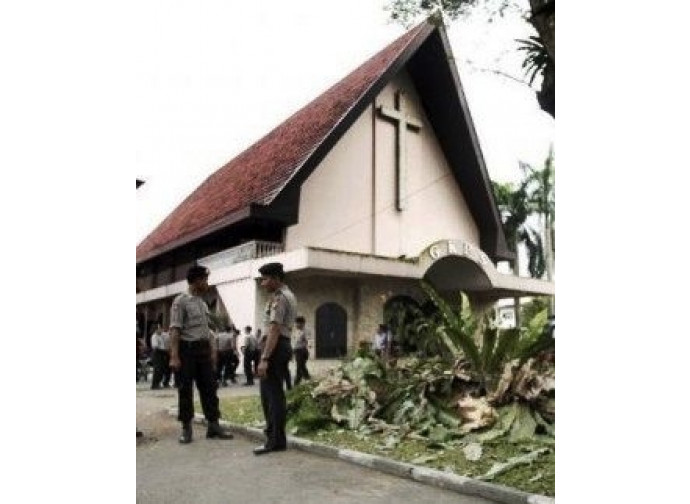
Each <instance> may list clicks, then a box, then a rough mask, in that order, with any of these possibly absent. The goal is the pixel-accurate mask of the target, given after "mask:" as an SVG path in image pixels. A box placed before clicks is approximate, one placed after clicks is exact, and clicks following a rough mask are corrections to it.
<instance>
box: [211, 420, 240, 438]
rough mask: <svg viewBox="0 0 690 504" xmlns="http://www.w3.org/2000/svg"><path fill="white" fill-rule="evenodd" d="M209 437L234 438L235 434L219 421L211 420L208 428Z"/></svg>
mask: <svg viewBox="0 0 690 504" xmlns="http://www.w3.org/2000/svg"><path fill="white" fill-rule="evenodd" d="M206 437H207V438H208V439H214V438H215V439H233V438H234V437H235V436H233V435H232V434H230V433H229V432H228V431H226V430H225V429H223V428H222V427H221V426H220V424H219V423H218V422H210V423H209V424H208V429H207V430H206Z"/></svg>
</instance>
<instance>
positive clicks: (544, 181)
mask: <svg viewBox="0 0 690 504" xmlns="http://www.w3.org/2000/svg"><path fill="white" fill-rule="evenodd" d="M520 168H521V169H522V171H523V173H524V174H525V179H524V185H525V190H526V193H527V205H528V208H529V210H530V213H535V214H537V215H538V216H539V219H540V221H541V222H540V224H541V227H542V229H541V233H540V234H541V236H542V237H543V241H544V247H543V250H544V261H545V266H546V268H545V269H546V278H547V279H548V280H550V281H553V280H554V268H555V250H554V249H555V247H554V244H555V233H556V199H555V163H554V153H553V146H551V149H549V154H548V156H547V157H546V160H545V161H544V167H543V168H542V169H541V170H538V169H535V168H534V167H532V166H531V165H529V164H527V163H522V162H521V163H520Z"/></svg>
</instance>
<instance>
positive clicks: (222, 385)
mask: <svg viewBox="0 0 690 504" xmlns="http://www.w3.org/2000/svg"><path fill="white" fill-rule="evenodd" d="M220 386H221V387H227V386H228V382H226V381H224V382H221V384H220Z"/></svg>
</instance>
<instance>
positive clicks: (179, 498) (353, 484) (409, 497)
mask: <svg viewBox="0 0 690 504" xmlns="http://www.w3.org/2000/svg"><path fill="white" fill-rule="evenodd" d="M325 367H327V366H325ZM148 387H149V384H148V383H141V382H140V383H139V384H137V427H138V428H139V429H140V430H142V431H143V432H144V434H145V435H144V437H143V438H140V439H138V440H137V502H138V503H141V504H147V503H165V504H191V503H199V504H202V503H203V504H206V503H208V504H210V503H229V502H242V501H246V502H250V503H252V504H263V503H266V504H268V503H271V504H276V503H281V504H282V503H287V504H289V503H299V504H324V503H327V504H340V503H357V504H369V503H371V504H373V503H381V504H383V503H400V504H406V503H409V504H412V503H415V504H425V503H429V504H432V503H433V504H446V503H449V504H450V503H454V504H458V503H459V504H490V503H491V501H489V500H486V499H483V498H479V497H469V496H463V495H459V494H457V493H454V492H449V491H446V490H441V489H439V488H435V487H431V486H428V485H423V484H421V483H417V482H414V481H410V480H406V479H403V478H398V477H395V476H391V475H388V474H384V473H381V472H378V471H374V470H370V469H366V468H363V467H359V466H355V465H352V464H348V463H347V462H343V461H340V460H335V459H330V458H326V457H320V456H318V455H314V454H310V453H306V452H302V451H299V450H288V451H286V452H283V453H275V454H270V455H265V456H262V457H256V456H254V455H253V454H252V452H251V450H252V448H253V447H254V446H255V443H253V442H252V441H251V440H249V439H246V438H243V437H242V436H236V437H235V439H233V440H229V441H228V440H208V439H206V438H205V436H204V435H205V427H203V426H200V425H196V424H195V425H194V442H193V443H192V444H190V445H180V444H179V443H178V442H177V436H178V434H179V423H178V422H177V421H176V420H175V419H174V418H173V417H171V416H169V415H168V413H167V408H168V407H170V406H173V405H175V404H176V403H177V395H176V391H175V390H174V389H167V390H157V391H152V390H149V389H148ZM219 394H220V395H221V396H233V395H251V394H258V387H241V386H231V387H228V388H221V389H220V391H219Z"/></svg>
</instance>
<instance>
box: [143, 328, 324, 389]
mask: <svg viewBox="0 0 690 504" xmlns="http://www.w3.org/2000/svg"><path fill="white" fill-rule="evenodd" d="M307 331H308V330H307V329H306V328H305V319H304V317H296V318H295V328H294V330H293V334H294V333H296V339H295V341H294V345H293V346H292V353H291V358H290V360H291V361H292V360H293V359H294V361H295V362H296V375H295V385H299V383H300V382H301V381H302V380H305V379H306V380H308V379H310V378H311V377H310V375H309V370H308V369H307V360H308V359H309V346H310V344H309V338H308V336H307ZM211 337H212V338H214V339H215V348H216V353H217V358H216V381H217V383H218V386H219V387H227V386H229V384H230V383H237V368H238V366H239V365H240V355H241V356H242V363H243V371H244V376H245V378H246V381H245V382H244V383H243V384H242V385H243V386H245V387H251V386H253V385H255V382H254V377H255V376H256V375H257V372H258V367H259V363H260V362H261V351H262V345H263V343H264V342H265V341H266V338H265V336H262V335H261V329H258V330H257V331H256V334H254V333H252V327H251V326H246V327H245V328H244V334H241V333H240V331H239V330H238V329H237V328H236V327H235V326H234V325H227V326H225V327H224V328H223V329H222V331H220V332H214V331H213V330H211ZM139 345H141V346H140V348H143V349H145V342H144V341H143V340H140V342H139ZM238 345H239V348H238ZM143 357H145V358H147V359H148V360H149V361H150V363H151V365H152V366H153V378H152V380H151V390H159V389H161V388H170V382H171V378H172V381H173V385H172V386H174V387H175V388H177V386H178V385H177V373H173V372H172V368H171V367H170V333H169V330H163V326H162V325H161V324H158V325H157V326H156V329H155V331H154V332H153V334H152V335H151V352H150V353H149V355H148V356H146V352H145V351H144V352H143V353H142V352H139V355H138V357H137V360H138V364H137V365H138V366H139V365H140V361H141V359H142V358H143ZM285 386H286V388H287V389H288V390H290V389H291V388H292V374H291V372H290V366H289V365H288V367H287V369H285Z"/></svg>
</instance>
